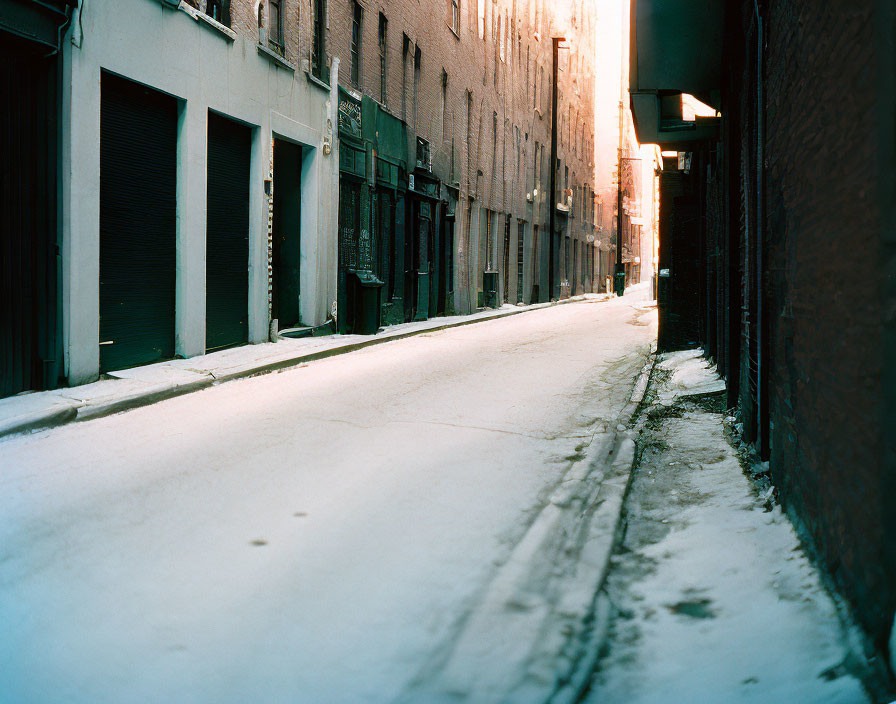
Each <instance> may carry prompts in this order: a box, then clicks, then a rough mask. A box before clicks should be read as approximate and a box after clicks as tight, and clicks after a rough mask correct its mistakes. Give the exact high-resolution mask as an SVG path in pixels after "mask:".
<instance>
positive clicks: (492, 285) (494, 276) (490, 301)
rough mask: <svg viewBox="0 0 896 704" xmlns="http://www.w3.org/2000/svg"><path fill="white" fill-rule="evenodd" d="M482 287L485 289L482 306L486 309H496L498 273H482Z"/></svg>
mask: <svg viewBox="0 0 896 704" xmlns="http://www.w3.org/2000/svg"><path fill="white" fill-rule="evenodd" d="M482 287H483V288H484V289H485V295H484V297H483V305H484V306H485V307H486V308H497V307H498V272H497V271H485V272H483V273H482Z"/></svg>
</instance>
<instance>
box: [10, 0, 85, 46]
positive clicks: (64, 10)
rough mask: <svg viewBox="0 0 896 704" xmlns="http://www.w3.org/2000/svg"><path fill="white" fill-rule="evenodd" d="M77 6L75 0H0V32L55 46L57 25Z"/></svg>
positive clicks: (61, 23)
mask: <svg viewBox="0 0 896 704" xmlns="http://www.w3.org/2000/svg"><path fill="white" fill-rule="evenodd" d="M77 6H78V0H40V1H39V2H38V1H37V0H0V32H8V33H9V34H13V35H15V36H17V37H21V38H22V39H26V40H28V41H30V42H34V43H35V45H38V46H40V47H46V48H47V49H53V50H57V49H58V48H59V29H60V27H62V26H63V25H64V24H66V23H67V22H68V18H69V15H70V13H71V11H72V9H73V8H76V7H77ZM0 41H3V39H2V37H0Z"/></svg>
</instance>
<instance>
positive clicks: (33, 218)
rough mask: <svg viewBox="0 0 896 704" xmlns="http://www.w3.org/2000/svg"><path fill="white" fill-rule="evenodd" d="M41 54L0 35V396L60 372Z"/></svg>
mask: <svg viewBox="0 0 896 704" xmlns="http://www.w3.org/2000/svg"><path fill="white" fill-rule="evenodd" d="M47 51H48V49H47V47H46V46H45V45H37V44H32V43H29V42H24V41H19V40H16V39H13V38H12V37H11V36H10V35H8V34H6V33H3V32H0V396H8V395H11V394H15V393H18V392H20V391H23V390H26V389H43V388H51V387H54V386H56V385H57V384H58V382H59V377H60V375H61V371H62V349H61V336H60V335H59V334H58V331H59V320H58V310H59V307H58V304H57V300H58V296H59V293H60V291H59V276H58V269H59V253H58V241H57V231H56V132H57V129H56V109H57V104H56V72H57V62H56V59H54V58H46V56H45V55H46V54H47Z"/></svg>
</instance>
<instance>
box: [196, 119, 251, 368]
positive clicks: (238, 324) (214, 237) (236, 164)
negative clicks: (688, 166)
mask: <svg viewBox="0 0 896 704" xmlns="http://www.w3.org/2000/svg"><path fill="white" fill-rule="evenodd" d="M250 144H251V132H250V130H249V128H248V127H245V126H243V125H240V124H238V123H236V122H234V121H233V120H228V119H227V118H224V117H221V116H220V115H217V114H215V113H209V116H208V169H207V183H206V187H207V206H208V213H207V231H206V259H205V261H206V299H205V301H206V329H205V346H206V348H207V349H209V350H214V349H219V348H221V347H230V346H233V345H239V344H243V343H245V342H247V341H248V324H247V320H248V312H249V150H250Z"/></svg>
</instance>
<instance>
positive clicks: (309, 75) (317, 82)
mask: <svg viewBox="0 0 896 704" xmlns="http://www.w3.org/2000/svg"><path fill="white" fill-rule="evenodd" d="M305 76H306V77H307V78H308V80H309V81H310V82H311V83H313V84H314V85H316V86H318V87H319V88H323V89H324V90H325V91H327V93H329V92H330V84H329V83H327V82H325V81H322V80H320V79H319V78H318V77H317V76H315V75H314V74H312V73H311V71H305Z"/></svg>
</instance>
